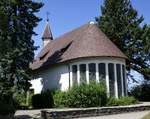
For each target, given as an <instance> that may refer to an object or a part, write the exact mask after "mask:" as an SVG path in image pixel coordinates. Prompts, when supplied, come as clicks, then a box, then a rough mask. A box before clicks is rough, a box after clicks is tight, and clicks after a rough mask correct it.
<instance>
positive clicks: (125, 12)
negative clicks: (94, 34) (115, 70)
mask: <svg viewBox="0 0 150 119" xmlns="http://www.w3.org/2000/svg"><path fill="white" fill-rule="evenodd" d="M101 11H102V16H100V17H97V18H96V21H97V24H98V26H99V27H100V29H101V30H102V31H103V32H104V33H105V34H106V35H107V36H108V37H109V38H110V40H112V41H113V42H114V43H115V44H116V45H117V46H118V47H119V48H120V49H121V50H122V51H123V52H124V53H125V54H126V56H128V58H129V59H130V60H129V61H128V62H127V66H128V70H129V71H130V69H133V70H135V71H137V72H139V73H141V74H142V75H143V76H144V77H145V79H150V63H149V62H150V26H149V25H146V24H143V21H144V18H143V17H142V16H139V15H138V13H137V11H136V10H135V9H134V8H133V7H132V4H131V1H130V0H105V1H104V5H103V6H102V7H101ZM129 73H130V72H129Z"/></svg>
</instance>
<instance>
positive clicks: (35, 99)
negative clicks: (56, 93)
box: [32, 91, 54, 109]
mask: <svg viewBox="0 0 150 119" xmlns="http://www.w3.org/2000/svg"><path fill="white" fill-rule="evenodd" d="M53 104H54V101H53V96H52V92H51V91H46V92H42V93H41V94H36V95H33V96H32V106H33V108H35V109H40V108H52V107H53Z"/></svg>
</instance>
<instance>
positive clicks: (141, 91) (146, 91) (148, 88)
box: [130, 83, 150, 101]
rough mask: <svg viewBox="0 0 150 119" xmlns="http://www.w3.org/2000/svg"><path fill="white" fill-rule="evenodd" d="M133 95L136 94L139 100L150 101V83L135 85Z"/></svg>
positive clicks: (131, 93)
mask: <svg viewBox="0 0 150 119" xmlns="http://www.w3.org/2000/svg"><path fill="white" fill-rule="evenodd" d="M130 95H131V96H134V97H135V98H136V99H138V100H139V101H150V83H143V84H141V85H138V86H135V87H134V88H133V89H132V90H131V92H130Z"/></svg>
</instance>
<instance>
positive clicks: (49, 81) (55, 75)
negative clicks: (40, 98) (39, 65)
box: [31, 65, 69, 93]
mask: <svg viewBox="0 0 150 119" xmlns="http://www.w3.org/2000/svg"><path fill="white" fill-rule="evenodd" d="M68 70H69V69H68V66H67V65H59V66H55V67H51V68H50V69H48V70H45V71H42V72H40V73H39V74H37V75H35V76H34V77H35V80H32V81H31V84H33V85H32V88H34V90H35V91H34V92H35V93H40V92H41V91H42V90H43V91H45V90H47V89H50V90H51V89H60V90H62V91H66V90H67V89H68V88H69V71H68ZM39 81H40V82H41V83H38V82H39Z"/></svg>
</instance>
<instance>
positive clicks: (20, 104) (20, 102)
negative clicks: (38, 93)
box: [14, 92, 33, 109]
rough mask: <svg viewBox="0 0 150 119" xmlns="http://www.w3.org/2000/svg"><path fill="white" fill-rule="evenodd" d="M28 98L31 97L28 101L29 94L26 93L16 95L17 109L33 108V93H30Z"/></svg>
mask: <svg viewBox="0 0 150 119" xmlns="http://www.w3.org/2000/svg"><path fill="white" fill-rule="evenodd" d="M28 96H29V97H28V100H27V93H25V92H20V93H19V92H18V93H16V95H15V97H14V98H15V102H16V108H17V109H28V108H29V107H31V99H32V96H33V93H31V92H30V93H29V95H28ZM27 102H28V103H27Z"/></svg>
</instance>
